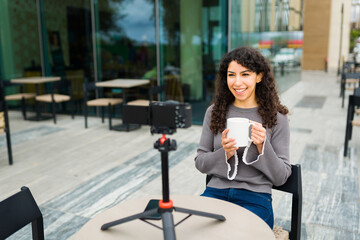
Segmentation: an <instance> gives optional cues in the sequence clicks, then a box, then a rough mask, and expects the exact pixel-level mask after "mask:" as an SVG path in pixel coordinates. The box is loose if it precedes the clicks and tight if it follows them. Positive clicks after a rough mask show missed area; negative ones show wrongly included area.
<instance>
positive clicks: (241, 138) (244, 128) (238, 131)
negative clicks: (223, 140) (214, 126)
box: [226, 118, 254, 147]
mask: <svg viewBox="0 0 360 240" xmlns="http://www.w3.org/2000/svg"><path fill="white" fill-rule="evenodd" d="M226 124H227V128H228V129H229V132H228V133H227V138H234V139H235V142H236V144H235V146H236V147H246V146H247V145H248V144H249V142H252V140H251V139H250V138H249V128H250V126H252V125H254V124H253V123H250V121H249V119H248V118H228V119H227V121H226Z"/></svg>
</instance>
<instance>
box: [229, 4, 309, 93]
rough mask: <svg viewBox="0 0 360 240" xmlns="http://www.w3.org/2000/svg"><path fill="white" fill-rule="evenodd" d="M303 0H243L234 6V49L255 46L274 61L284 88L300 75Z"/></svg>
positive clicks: (232, 7) (280, 88) (279, 81)
mask: <svg viewBox="0 0 360 240" xmlns="http://www.w3.org/2000/svg"><path fill="white" fill-rule="evenodd" d="M302 12H303V0H264V1H263V0H239V1H232V6H231V49H234V48H236V47H240V46H251V47H253V48H256V49H258V50H259V51H260V52H261V53H262V54H263V55H264V56H265V57H266V58H267V59H268V60H269V61H270V63H271V65H272V68H273V72H274V73H275V76H276V79H277V81H278V87H279V90H280V91H285V90H286V89H288V88H289V87H290V86H292V85H293V84H294V83H296V82H297V81H299V79H300V69H301V57H302V40H303V31H302Z"/></svg>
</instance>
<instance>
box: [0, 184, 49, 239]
mask: <svg viewBox="0 0 360 240" xmlns="http://www.w3.org/2000/svg"><path fill="white" fill-rule="evenodd" d="M29 223H31V224H32V236H33V239H34V240H43V239H44V225H43V217H42V213H41V211H40V209H39V207H38V205H37V204H36V202H35V199H34V198H33V196H32V194H31V192H30V190H29V188H27V187H22V188H21V191H20V192H18V193H15V194H14V195H12V196H10V197H8V198H7V199H5V200H3V201H2V202H0V239H5V238H7V237H9V236H10V235H12V234H13V233H15V232H17V231H18V230H20V229H21V228H23V227H24V226H26V225H27V224H29Z"/></svg>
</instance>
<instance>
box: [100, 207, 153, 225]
mask: <svg viewBox="0 0 360 240" xmlns="http://www.w3.org/2000/svg"><path fill="white" fill-rule="evenodd" d="M158 211H159V210H158V209H157V208H154V209H150V210H148V211H145V212H141V213H138V214H134V215H131V216H128V217H125V218H121V219H118V220H115V221H113V222H109V223H105V224H103V225H102V226H101V230H106V229H108V228H111V227H113V226H116V225H119V224H122V223H125V222H130V221H132V220H135V219H140V218H146V217H147V216H151V215H154V214H156V213H158Z"/></svg>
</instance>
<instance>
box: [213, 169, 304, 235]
mask: <svg viewBox="0 0 360 240" xmlns="http://www.w3.org/2000/svg"><path fill="white" fill-rule="evenodd" d="M291 171H292V173H291V176H290V177H289V178H288V180H287V181H286V183H284V184H283V185H281V186H273V189H275V190H279V191H283V192H287V193H291V194H292V206H291V229H290V234H289V237H290V240H295V239H296V240H300V236H301V213H302V180H301V165H300V164H296V165H291ZM211 177H212V176H211V175H206V184H208V183H209V181H210V179H211Z"/></svg>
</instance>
